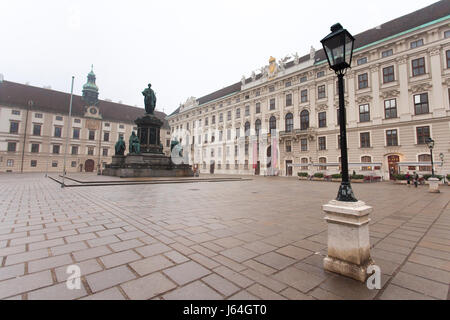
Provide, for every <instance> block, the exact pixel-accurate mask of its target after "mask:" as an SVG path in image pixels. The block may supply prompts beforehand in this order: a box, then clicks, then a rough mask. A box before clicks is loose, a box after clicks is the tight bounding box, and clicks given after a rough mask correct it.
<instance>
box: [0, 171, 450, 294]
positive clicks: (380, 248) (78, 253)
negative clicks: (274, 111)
mask: <svg viewBox="0 0 450 320" xmlns="http://www.w3.org/2000/svg"><path fill="white" fill-rule="evenodd" d="M226 177H229V176H226ZM74 178H76V179H79V180H83V181H96V180H97V179H99V180H102V181H106V180H107V179H105V178H104V177H101V176H100V177H99V176H97V175H89V174H76V175H74ZM116 180H117V179H116ZM337 188H338V185H337V184H334V183H325V182H312V181H299V180H297V179H295V178H283V177H252V179H251V180H246V181H233V182H226V183H213V184H212V183H195V184H194V185H193V184H191V183H182V184H157V185H118V186H104V187H102V186H87V187H78V188H64V189H62V188H61V187H60V185H58V184H57V183H55V182H54V181H52V180H50V179H46V178H44V177H43V175H42V174H22V175H19V174H2V175H0V299H29V300H31V299H53V300H54V299H93V300H94V299H113V300H121V299H230V300H234V299H242V300H258V299H263V300H264V299H292V300H308V299H440V300H446V299H449V298H450V296H449V285H450V205H449V201H450V197H449V195H450V187H447V186H442V187H441V193H440V194H430V193H428V192H427V188H426V187H419V188H417V189H416V188H414V189H411V188H408V189H406V187H404V186H399V185H394V184H391V183H389V182H386V183H373V184H355V185H354V186H353V188H354V191H355V194H356V196H357V197H358V199H362V200H363V201H365V202H366V203H367V204H368V205H371V206H373V208H374V211H373V213H372V214H371V222H370V231H371V245H372V251H371V252H372V257H373V258H374V260H375V263H376V264H377V265H378V266H380V268H381V272H382V288H381V289H380V290H369V289H368V288H367V287H366V285H365V284H362V283H359V282H356V281H354V280H352V279H348V278H344V277H342V276H339V275H336V274H332V273H329V272H325V271H324V270H323V266H322V261H323V258H324V256H325V255H326V246H327V232H326V231H327V229H326V228H327V226H326V224H325V222H324V220H323V217H324V214H323V212H322V211H321V206H322V205H323V204H325V203H327V202H328V201H329V200H331V199H333V198H334V197H335V194H336V191H337ZM71 265H77V266H79V267H80V271H81V288H80V289H75V290H69V289H67V285H66V280H67V279H68V277H69V276H70V274H69V273H67V267H68V266H71Z"/></svg>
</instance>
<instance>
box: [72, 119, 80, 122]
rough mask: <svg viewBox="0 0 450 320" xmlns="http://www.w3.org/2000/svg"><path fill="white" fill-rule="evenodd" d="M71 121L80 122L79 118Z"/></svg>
mask: <svg viewBox="0 0 450 320" xmlns="http://www.w3.org/2000/svg"><path fill="white" fill-rule="evenodd" d="M73 122H74V123H81V119H74V120H73Z"/></svg>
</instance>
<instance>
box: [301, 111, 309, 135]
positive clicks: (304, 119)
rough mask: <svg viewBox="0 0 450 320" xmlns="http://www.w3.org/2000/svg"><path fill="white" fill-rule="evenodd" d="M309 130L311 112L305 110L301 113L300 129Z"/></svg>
mask: <svg viewBox="0 0 450 320" xmlns="http://www.w3.org/2000/svg"><path fill="white" fill-rule="evenodd" d="M308 128H309V112H308V110H303V111H302V112H301V113H300V129H301V130H306V129H308Z"/></svg>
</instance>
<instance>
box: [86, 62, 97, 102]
mask: <svg viewBox="0 0 450 320" xmlns="http://www.w3.org/2000/svg"><path fill="white" fill-rule="evenodd" d="M93 69H94V66H93V65H91V72H89V73H88V76H87V82H86V83H85V84H84V85H83V100H84V101H85V102H86V103H87V104H88V105H97V104H98V86H97V85H96V84H95V79H96V77H95V73H94V70H93Z"/></svg>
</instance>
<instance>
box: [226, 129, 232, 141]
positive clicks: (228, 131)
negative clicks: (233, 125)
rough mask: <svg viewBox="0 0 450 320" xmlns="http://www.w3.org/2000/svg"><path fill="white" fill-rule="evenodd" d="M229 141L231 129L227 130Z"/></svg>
mask: <svg viewBox="0 0 450 320" xmlns="http://www.w3.org/2000/svg"><path fill="white" fill-rule="evenodd" d="M227 140H231V129H227Z"/></svg>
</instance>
